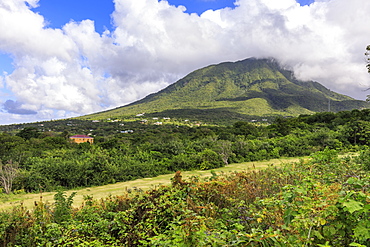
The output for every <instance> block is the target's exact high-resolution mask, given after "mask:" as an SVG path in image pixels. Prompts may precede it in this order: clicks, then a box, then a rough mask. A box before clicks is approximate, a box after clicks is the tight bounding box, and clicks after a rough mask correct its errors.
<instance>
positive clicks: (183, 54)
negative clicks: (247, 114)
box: [0, 0, 370, 124]
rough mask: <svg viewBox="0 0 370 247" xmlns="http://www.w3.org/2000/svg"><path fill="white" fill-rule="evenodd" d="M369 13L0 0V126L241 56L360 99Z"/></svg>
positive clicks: (272, 3) (361, 6) (313, 7)
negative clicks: (271, 63)
mask: <svg viewBox="0 0 370 247" xmlns="http://www.w3.org/2000/svg"><path fill="white" fill-rule="evenodd" d="M369 13H370V1H368V0H351V1H348V0H297V1H296V0H223V1H220V0H168V1H164V0H162V1H159V0H114V1H109V0H104V1H91V0H52V1H50V0H49V1H47V0H0V124H12V123H25V122H37V121H48V120H54V119H61V118H68V117H74V116H81V115H86V114H90V113H94V112H99V111H103V110H107V109H112V108H115V107H118V106H123V105H126V104H128V103H131V102H133V101H136V100H138V99H141V98H143V97H145V96H147V95H148V94H150V93H154V92H157V91H159V90H161V89H163V88H165V87H166V86H168V85H170V84H172V83H174V82H176V81H177V80H179V79H181V78H182V77H184V76H185V75H187V74H188V73H190V72H192V71H194V70H196V69H199V68H202V67H205V66H208V65H210V64H218V63H221V62H225V61H238V60H242V59H246V58H249V57H256V58H266V57H273V58H275V59H277V60H278V61H280V62H281V64H282V65H283V66H284V67H286V68H288V69H291V70H293V71H294V74H295V76H296V77H297V78H298V79H302V80H314V81H318V82H320V83H321V84H323V85H324V86H326V87H327V88H329V89H330V90H332V91H335V92H338V93H342V94H345V95H348V96H351V97H354V98H355V99H360V100H365V99H366V95H367V94H369V92H368V91H366V89H367V88H369V87H370V75H369V74H368V73H367V70H366V57H365V55H364V53H365V48H366V46H367V45H368V44H370V28H369V25H368V24H369V23H370V15H369Z"/></svg>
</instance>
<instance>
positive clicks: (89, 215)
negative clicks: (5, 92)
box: [0, 148, 370, 247]
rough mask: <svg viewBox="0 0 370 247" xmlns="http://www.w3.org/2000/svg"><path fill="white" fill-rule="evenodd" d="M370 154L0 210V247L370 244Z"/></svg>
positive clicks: (319, 156) (324, 155)
mask: <svg viewBox="0 0 370 247" xmlns="http://www.w3.org/2000/svg"><path fill="white" fill-rule="evenodd" d="M369 157H370V150H369V149H368V148H364V149H363V150H362V151H361V153H360V155H359V156H357V157H356V156H352V157H351V156H348V157H341V158H339V157H338V153H337V152H336V151H334V150H329V149H325V150H324V151H321V152H317V153H316V154H314V155H312V157H311V159H310V160H309V161H305V162H304V161H302V162H300V163H297V164H293V165H283V166H281V167H269V168H268V169H265V170H261V171H259V172H256V171H250V172H239V173H231V174H216V173H214V174H213V176H212V177H210V178H209V179H207V180H205V181H200V180H199V179H198V178H196V177H194V178H192V179H189V180H188V181H183V180H182V178H181V173H180V172H178V173H176V175H175V177H174V178H173V180H172V185H171V186H162V187H159V188H156V189H152V190H149V191H146V192H136V193H133V194H132V193H131V194H127V193H126V194H124V195H122V196H114V197H113V196H111V197H108V198H106V199H103V200H94V198H92V197H86V198H85V202H84V204H83V205H81V207H79V208H72V207H71V204H72V201H73V196H74V194H71V195H66V194H65V193H63V192H62V191H60V192H58V193H57V194H56V195H55V204H53V205H50V204H44V203H42V202H41V201H40V202H39V203H38V204H37V205H36V206H35V207H34V209H33V211H28V210H27V209H25V208H23V207H22V206H18V207H15V208H14V209H13V210H12V211H11V212H6V213H0V245H1V246H189V247H190V246H194V247H197V246H199V247H201V246H292V247H295V246H322V247H323V246H325V247H329V246H358V247H361V246H370V244H369V243H370V242H369V240H370V212H369V209H370V204H369V200H370V193H369V186H370V183H369V179H370V166H369Z"/></svg>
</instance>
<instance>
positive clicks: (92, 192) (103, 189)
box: [0, 158, 300, 210]
mask: <svg viewBox="0 0 370 247" xmlns="http://www.w3.org/2000/svg"><path fill="white" fill-rule="evenodd" d="M299 159H300V158H282V159H273V160H269V161H256V162H245V163H237V164H230V165H228V166H225V167H222V168H218V169H213V170H212V171H214V172H216V173H220V172H234V171H248V170H254V169H263V168H265V167H267V166H269V165H274V166H279V165H281V164H283V163H293V162H298V161H299ZM211 175H212V174H211V170H207V171H185V172H182V176H183V179H184V180H186V178H187V177H191V176H199V177H206V176H211ZM173 176H174V174H166V175H161V176H158V177H154V178H143V179H137V180H133V181H128V182H120V183H115V184H109V185H104V186H97V187H90V188H84V189H76V190H70V191H66V195H68V196H69V195H70V194H71V193H72V192H74V191H75V192H77V194H76V196H75V197H74V203H73V206H74V207H78V206H81V205H82V202H83V198H84V196H92V197H93V198H94V199H100V198H105V197H108V196H110V195H112V196H114V195H123V194H126V193H127V191H128V190H134V189H142V190H147V189H150V188H155V187H156V186H160V185H168V184H170V183H171V178H172V177H173ZM55 194H56V192H44V193H37V194H19V195H10V196H4V197H0V210H7V209H10V208H11V207H13V206H15V205H20V204H23V205H24V206H25V207H27V208H28V209H32V207H33V205H34V203H35V202H38V201H40V200H42V201H43V202H47V203H53V202H54V199H53V198H54V195H55Z"/></svg>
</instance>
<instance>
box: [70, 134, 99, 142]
mask: <svg viewBox="0 0 370 247" xmlns="http://www.w3.org/2000/svg"><path fill="white" fill-rule="evenodd" d="M69 139H70V140H72V141H74V142H75V143H83V142H88V143H90V144H93V143H94V138H93V137H91V136H86V135H74V136H71V137H69Z"/></svg>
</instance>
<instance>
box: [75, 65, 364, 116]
mask: <svg viewBox="0 0 370 247" xmlns="http://www.w3.org/2000/svg"><path fill="white" fill-rule="evenodd" d="M368 107H369V103H367V102H365V101H360V100H355V99H353V98H351V97H348V96H345V95H342V94H338V93H335V92H333V91H330V90H329V89H327V88H326V87H324V86H323V85H321V84H320V83H318V82H314V81H300V80H297V79H296V78H295V77H294V74H293V72H292V71H289V70H286V69H284V68H283V67H282V66H281V65H280V64H279V63H278V62H277V61H276V60H274V59H256V58H249V59H246V60H242V61H237V62H225V63H221V64H217V65H211V66H208V67H205V68H202V69H199V70H196V71H194V72H192V73H190V74H189V75H187V76H185V77H184V78H182V79H180V80H179V81H177V82H175V83H173V84H172V85H170V86H168V87H167V88H165V89H163V90H161V91H159V92H157V93H154V94H150V95H148V96H147V97H145V98H144V99H141V100H139V101H136V102H134V103H132V104H129V105H126V106H122V107H118V108H116V109H113V110H109V111H105V112H100V113H96V114H92V115H87V116H84V117H82V118H83V119H104V118H129V117H134V116H136V115H137V114H142V113H145V116H146V117H176V118H182V119H186V118H187V119H193V120H200V121H207V122H217V123H221V122H224V123H231V122H235V121H239V120H252V119H261V118H267V119H269V118H275V117H276V116H297V115H300V114H312V113H314V112H323V111H333V112H338V111H344V110H352V109H363V108H368Z"/></svg>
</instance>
